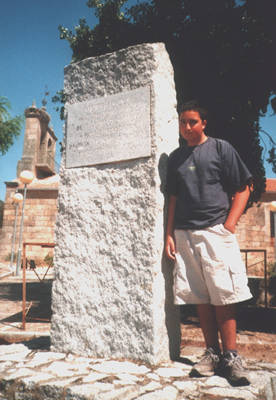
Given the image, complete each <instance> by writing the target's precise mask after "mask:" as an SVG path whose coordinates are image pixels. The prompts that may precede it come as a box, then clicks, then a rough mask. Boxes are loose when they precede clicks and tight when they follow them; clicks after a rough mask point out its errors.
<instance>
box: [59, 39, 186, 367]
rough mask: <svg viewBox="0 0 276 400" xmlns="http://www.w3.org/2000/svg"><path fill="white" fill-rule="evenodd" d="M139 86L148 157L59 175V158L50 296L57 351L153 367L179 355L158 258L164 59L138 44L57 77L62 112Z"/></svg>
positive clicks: (166, 142) (166, 138) (167, 76)
mask: <svg viewBox="0 0 276 400" xmlns="http://www.w3.org/2000/svg"><path fill="white" fill-rule="evenodd" d="M143 86H150V87H151V156H150V157H144V158H140V159H135V160H131V161H123V162H120V163H113V164H104V165H98V166H93V167H85V168H83V167H82V168H70V169H66V168H65V167H64V165H65V157H66V154H64V156H63V161H62V164H63V166H62V168H61V171H60V179H61V182H60V187H59V214H58V219H57V225H56V243H57V246H56V250H55V262H54V264H55V268H56V279H55V282H54V285H53V296H52V299H53V300H52V310H53V316H52V330H51V341H52V348H53V349H54V350H55V351H61V352H73V353H77V354H83V355H89V356H93V357H109V356H112V357H126V358H130V359H141V360H144V361H147V362H150V363H153V364H154V363H157V362H159V361H161V360H166V359H168V358H169V357H172V358H174V357H176V355H177V353H178V351H179V341H180V331H179V324H178V311H177V310H176V308H175V307H174V306H173V300H172V265H171V264H170V263H169V262H168V261H166V260H165V256H164V255H163V245H164V210H165V208H166V207H165V206H166V204H165V203H166V199H165V197H164V194H163V189H164V184H165V175H166V163H167V155H168V153H170V152H171V151H172V150H173V149H174V148H176V147H177V145H178V143H177V140H178V120H177V112H176V98H175V88H174V80H173V70H172V66H171V63H170V60H169V57H168V54H167V52H166V50H165V48H164V45H163V44H160V43H158V44H144V45H138V46H135V47H130V48H127V49H124V50H121V51H118V52H116V53H112V54H107V55H105V56H100V57H96V58H89V59H86V60H83V61H82V62H79V63H77V64H73V65H70V66H68V67H67V68H66V69H65V90H66V93H67V95H68V98H69V102H70V104H73V103H74V102H81V101H87V100H89V99H91V98H97V97H103V96H109V95H111V94H115V93H120V92H122V91H129V90H132V89H136V88H139V87H143ZM103 118H104V116H103ZM137 142H139V137H137ZM110 146H112V140H111V141H110Z"/></svg>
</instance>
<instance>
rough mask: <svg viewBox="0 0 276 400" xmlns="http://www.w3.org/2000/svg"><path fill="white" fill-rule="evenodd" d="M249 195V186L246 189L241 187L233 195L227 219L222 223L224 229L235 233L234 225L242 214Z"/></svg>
mask: <svg viewBox="0 0 276 400" xmlns="http://www.w3.org/2000/svg"><path fill="white" fill-rule="evenodd" d="M249 195H250V189H249V185H246V187H243V188H242V189H240V190H239V191H238V192H236V193H235V194H234V198H233V200H232V205H231V208H230V211H229V214H228V217H227V218H226V221H225V223H224V227H225V228H226V229H228V231H230V232H232V233H235V228H236V224H237V222H238V220H239V219H240V216H241V215H242V213H243V212H244V209H245V207H246V204H247V201H248V198H249Z"/></svg>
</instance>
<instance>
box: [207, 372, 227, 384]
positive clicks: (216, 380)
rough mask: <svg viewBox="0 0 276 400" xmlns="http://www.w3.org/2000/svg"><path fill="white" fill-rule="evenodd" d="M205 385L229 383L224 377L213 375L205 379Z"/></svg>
mask: <svg viewBox="0 0 276 400" xmlns="http://www.w3.org/2000/svg"><path fill="white" fill-rule="evenodd" d="M205 385H206V386H215V387H226V386H228V385H229V384H228V382H227V380H226V379H225V378H221V377H220V376H217V375H214V376H211V377H210V378H207V379H206V381H205Z"/></svg>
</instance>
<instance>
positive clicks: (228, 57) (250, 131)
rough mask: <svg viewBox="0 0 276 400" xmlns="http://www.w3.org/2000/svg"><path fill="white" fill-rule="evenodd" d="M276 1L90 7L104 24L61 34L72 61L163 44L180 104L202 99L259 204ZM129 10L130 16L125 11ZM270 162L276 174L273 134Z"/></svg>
mask: <svg viewBox="0 0 276 400" xmlns="http://www.w3.org/2000/svg"><path fill="white" fill-rule="evenodd" d="M274 3H275V0H262V1H260V0H243V1H241V0H240V1H235V0H205V1H202V0H170V1H168V0H145V1H143V2H139V1H138V0H137V2H136V4H135V5H134V6H132V7H129V8H126V6H127V0H88V2H87V5H88V7H90V8H93V9H94V11H95V14H96V16H97V17H98V20H99V23H98V24H97V25H96V26H94V27H93V29H92V28H90V27H89V26H88V25H87V24H86V21H85V20H84V19H82V20H80V22H79V25H78V26H77V27H76V28H75V32H74V33H73V32H72V31H69V30H68V29H67V28H64V27H62V26H60V27H59V31H60V37H61V39H66V40H68V42H69V44H70V46H71V49H72V52H73V55H72V61H73V62H74V61H79V60H82V59H84V58H86V57H91V56H98V55H101V54H105V53H108V52H111V51H115V50H118V49H121V48H124V47H126V46H130V45H134V44H138V43H144V42H164V43H165V45H166V48H167V50H168V52H169V55H170V58H171V61H172V64H173V67H174V73H175V83H176V91H177V100H178V104H181V103H182V102H183V101H186V100H189V99H191V98H196V99H198V100H199V101H200V102H201V103H203V104H204V105H205V106H206V107H207V108H208V109H209V120H208V129H209V133H210V134H211V135H212V136H216V137H220V138H225V139H227V140H228V141H230V142H231V143H232V144H233V145H234V146H235V147H236V148H237V149H238V151H239V153H240V154H241V156H242V158H243V159H244V160H245V162H246V164H247V166H248V167H249V169H250V170H251V171H252V173H253V175H254V181H255V192H254V199H255V200H257V199H259V197H260V195H261V193H262V192H263V191H264V188H265V171H264V167H263V159H262V151H263V149H262V146H261V142H260V134H261V129H260V125H259V118H260V117H261V116H263V115H264V114H265V113H266V111H267V106H268V104H269V99H271V97H272V101H271V105H272V107H273V109H274V110H275V112H276V100H275V99H276V98H275V97H274V96H275V95H276V74H275V70H276V68H275V67H276V45H275V40H276V24H275V20H276V7H275V4H274ZM123 11H124V12H123ZM270 139H271V141H270V143H271V148H270V150H269V158H268V161H269V162H271V163H272V165H273V168H274V170H275V172H276V157H275V142H274V141H273V139H272V137H271V135H270Z"/></svg>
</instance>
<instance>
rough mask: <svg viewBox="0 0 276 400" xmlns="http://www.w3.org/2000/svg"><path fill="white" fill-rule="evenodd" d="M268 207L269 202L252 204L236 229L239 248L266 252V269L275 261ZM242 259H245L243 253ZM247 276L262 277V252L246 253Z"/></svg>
mask: <svg viewBox="0 0 276 400" xmlns="http://www.w3.org/2000/svg"><path fill="white" fill-rule="evenodd" d="M269 207H270V204H269V202H261V203H258V204H254V206H253V207H251V208H249V209H248V210H247V212H246V213H245V214H244V215H242V217H241V218H240V221H239V223H238V227H237V238H238V241H239V245H240V248H241V249H254V250H256V249H259V250H266V251H267V265H268V268H269V265H270V264H271V263H272V262H273V261H274V260H275V256H274V238H272V237H271V223H270V208H269ZM243 257H244V259H245V254H244V253H243ZM248 275H249V276H264V254H263V253H262V252H253V251H252V252H249V253H248Z"/></svg>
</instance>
